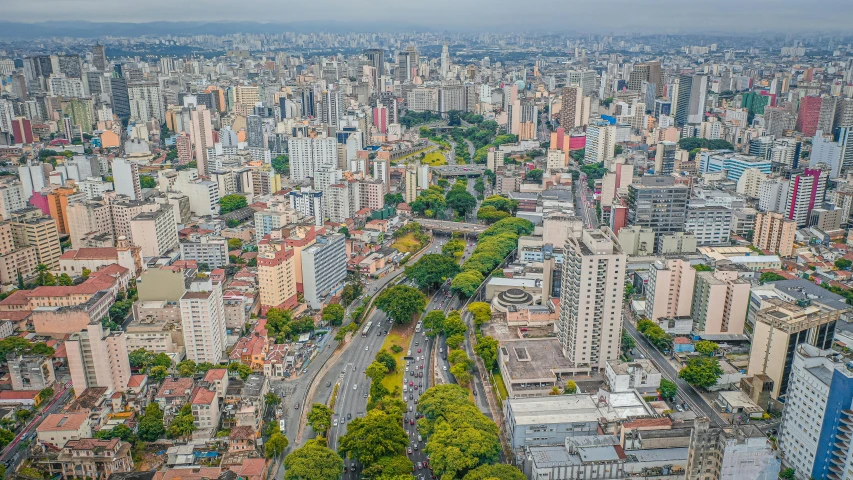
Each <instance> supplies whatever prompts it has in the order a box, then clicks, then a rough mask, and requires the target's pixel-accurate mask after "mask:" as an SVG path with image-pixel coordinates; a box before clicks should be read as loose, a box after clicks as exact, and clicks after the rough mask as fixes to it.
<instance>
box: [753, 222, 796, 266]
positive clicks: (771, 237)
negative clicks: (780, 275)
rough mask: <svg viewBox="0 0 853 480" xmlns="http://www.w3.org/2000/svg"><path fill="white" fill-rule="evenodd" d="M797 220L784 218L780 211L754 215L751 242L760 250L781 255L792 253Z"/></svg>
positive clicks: (786, 255)
mask: <svg viewBox="0 0 853 480" xmlns="http://www.w3.org/2000/svg"><path fill="white" fill-rule="evenodd" d="M796 232H797V222H795V221H793V220H789V219H787V218H785V216H784V215H782V214H781V213H776V212H767V213H760V212H759V213H757V214H756V215H755V229H754V233H753V235H752V244H753V245H755V246H756V247H758V248H760V249H761V250H769V251H771V252H773V253H776V254H778V255H780V256H782V257H790V256H791V255H793V254H794V235H795V234H796Z"/></svg>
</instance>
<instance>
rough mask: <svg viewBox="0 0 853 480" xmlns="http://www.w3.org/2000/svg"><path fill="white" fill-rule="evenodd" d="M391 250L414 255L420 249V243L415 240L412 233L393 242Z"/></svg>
mask: <svg viewBox="0 0 853 480" xmlns="http://www.w3.org/2000/svg"><path fill="white" fill-rule="evenodd" d="M391 248H396V249H397V251H398V252H404V253H415V252H417V251H418V250H420V249H421V242H419V241H418V239H417V238H415V234H414V233H407V234H406V235H403V236H402V237H400V238H398V239H397V240H395V241H394V243H392V244H391Z"/></svg>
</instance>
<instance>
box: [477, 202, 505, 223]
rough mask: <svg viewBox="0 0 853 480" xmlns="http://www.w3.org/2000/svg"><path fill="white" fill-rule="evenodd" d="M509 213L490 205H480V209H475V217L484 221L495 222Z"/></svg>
mask: <svg viewBox="0 0 853 480" xmlns="http://www.w3.org/2000/svg"><path fill="white" fill-rule="evenodd" d="M509 216H510V214H509V213H507V212H504V211H501V210H498V209H496V208H495V207H492V206H491V205H486V206H482V205H481V206H480V209H479V210H477V219H478V220H483V221H485V222H486V223H495V222H497V221H498V220H503V219H504V218H507V217H509Z"/></svg>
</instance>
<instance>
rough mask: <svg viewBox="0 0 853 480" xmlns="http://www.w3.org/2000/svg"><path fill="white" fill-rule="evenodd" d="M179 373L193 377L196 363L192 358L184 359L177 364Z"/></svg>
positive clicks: (182, 375)
mask: <svg viewBox="0 0 853 480" xmlns="http://www.w3.org/2000/svg"><path fill="white" fill-rule="evenodd" d="M177 368H178V375H179V376H181V377H192V376H193V375H195V372H196V364H195V362H194V361H192V360H184V361H183V362H181V363H179V364H178V365H177Z"/></svg>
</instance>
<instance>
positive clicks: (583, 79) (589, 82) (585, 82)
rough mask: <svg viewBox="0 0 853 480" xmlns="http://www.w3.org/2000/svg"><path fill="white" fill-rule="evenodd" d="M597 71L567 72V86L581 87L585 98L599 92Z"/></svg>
mask: <svg viewBox="0 0 853 480" xmlns="http://www.w3.org/2000/svg"><path fill="white" fill-rule="evenodd" d="M596 77H597V75H596V73H595V70H569V71H567V72H566V85H569V86H576V87H581V94H582V95H583V96H584V97H588V96H591V95H593V94H595V93H596V92H598V81H597V80H596Z"/></svg>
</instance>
